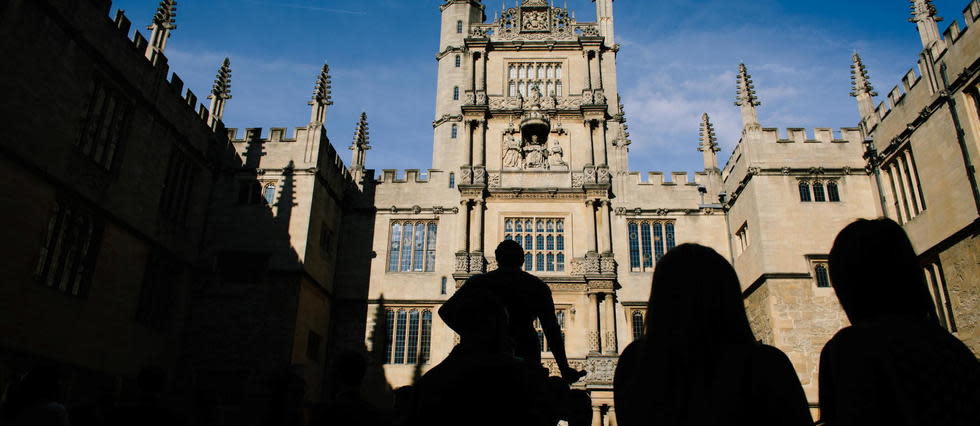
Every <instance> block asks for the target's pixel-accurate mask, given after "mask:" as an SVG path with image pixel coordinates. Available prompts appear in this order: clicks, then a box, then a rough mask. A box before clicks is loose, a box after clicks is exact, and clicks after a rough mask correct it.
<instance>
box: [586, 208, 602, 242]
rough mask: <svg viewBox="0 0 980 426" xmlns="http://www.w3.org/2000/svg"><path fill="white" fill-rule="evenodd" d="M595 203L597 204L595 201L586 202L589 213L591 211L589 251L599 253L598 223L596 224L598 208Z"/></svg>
mask: <svg viewBox="0 0 980 426" xmlns="http://www.w3.org/2000/svg"><path fill="white" fill-rule="evenodd" d="M595 203H596V201H595V200H586V201H585V205H586V207H587V208H588V211H589V215H588V216H589V229H588V231H589V232H588V235H589V251H590V252H598V251H599V248H598V247H597V244H598V239H597V238H596V222H595V219H596V218H595V214H596V213H595V211H596V208H595Z"/></svg>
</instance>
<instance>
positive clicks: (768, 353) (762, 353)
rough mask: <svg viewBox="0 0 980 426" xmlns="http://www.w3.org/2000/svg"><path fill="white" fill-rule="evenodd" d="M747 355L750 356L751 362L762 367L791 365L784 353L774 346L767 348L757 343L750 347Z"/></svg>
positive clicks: (767, 346)
mask: <svg viewBox="0 0 980 426" xmlns="http://www.w3.org/2000/svg"><path fill="white" fill-rule="evenodd" d="M750 348H751V349H750V352H749V355H750V356H751V358H752V360H753V362H755V363H757V364H762V365H780V364H783V365H791V366H792V363H790V360H789V357H788V356H786V353H785V352H783V351H781V350H780V349H779V348H777V347H775V346H769V345H767V344H764V343H757V344H754V345H752V346H750Z"/></svg>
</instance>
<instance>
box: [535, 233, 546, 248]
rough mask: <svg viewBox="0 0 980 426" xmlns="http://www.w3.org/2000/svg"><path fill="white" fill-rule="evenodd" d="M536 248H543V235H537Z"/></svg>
mask: <svg viewBox="0 0 980 426" xmlns="http://www.w3.org/2000/svg"><path fill="white" fill-rule="evenodd" d="M537 247H538V248H537V250H545V248H544V235H538V246H537Z"/></svg>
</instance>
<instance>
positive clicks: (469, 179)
mask: <svg viewBox="0 0 980 426" xmlns="http://www.w3.org/2000/svg"><path fill="white" fill-rule="evenodd" d="M459 183H461V184H463V185H469V184H471V183H473V169H472V168H470V167H463V168H460V169H459Z"/></svg>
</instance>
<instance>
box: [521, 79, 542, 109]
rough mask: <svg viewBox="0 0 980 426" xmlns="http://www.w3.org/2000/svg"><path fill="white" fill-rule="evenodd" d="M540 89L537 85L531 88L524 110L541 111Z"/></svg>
mask: <svg viewBox="0 0 980 426" xmlns="http://www.w3.org/2000/svg"><path fill="white" fill-rule="evenodd" d="M542 97H543V96H542V95H541V89H540V88H539V87H538V85H537V84H535V85H534V86H531V93H529V94H528V97H527V104H526V105H525V107H524V108H525V109H541V98H542Z"/></svg>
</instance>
